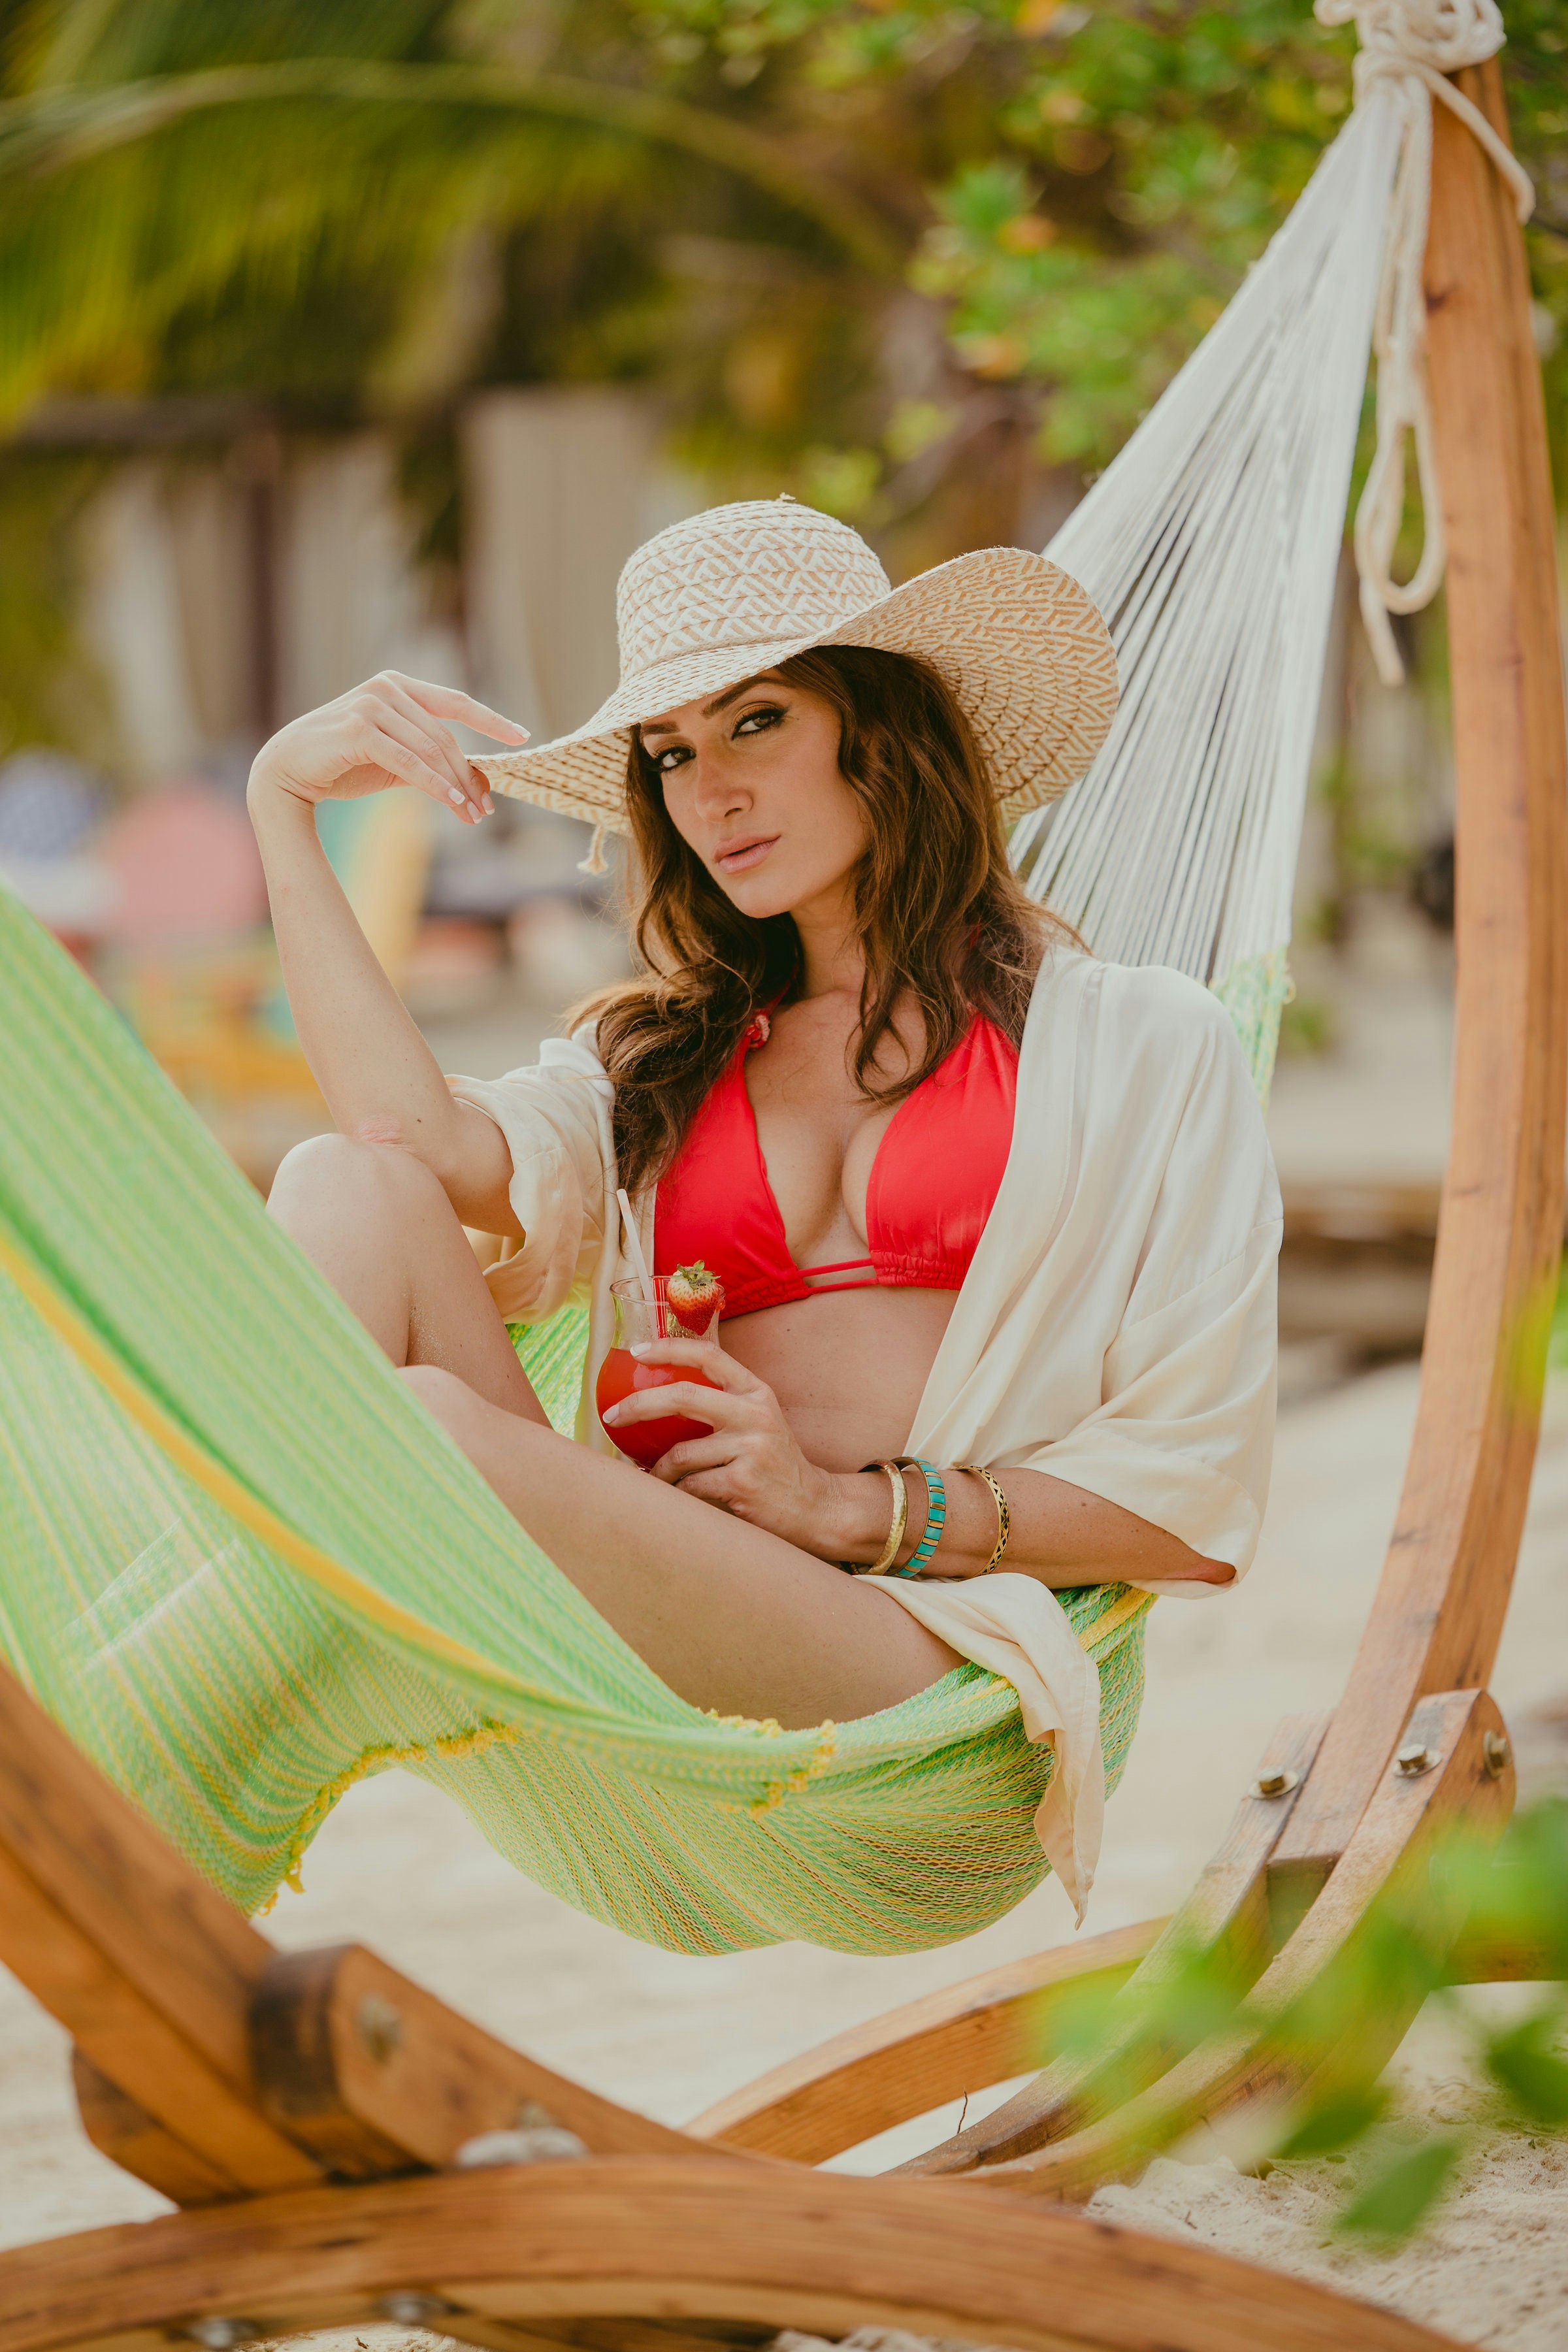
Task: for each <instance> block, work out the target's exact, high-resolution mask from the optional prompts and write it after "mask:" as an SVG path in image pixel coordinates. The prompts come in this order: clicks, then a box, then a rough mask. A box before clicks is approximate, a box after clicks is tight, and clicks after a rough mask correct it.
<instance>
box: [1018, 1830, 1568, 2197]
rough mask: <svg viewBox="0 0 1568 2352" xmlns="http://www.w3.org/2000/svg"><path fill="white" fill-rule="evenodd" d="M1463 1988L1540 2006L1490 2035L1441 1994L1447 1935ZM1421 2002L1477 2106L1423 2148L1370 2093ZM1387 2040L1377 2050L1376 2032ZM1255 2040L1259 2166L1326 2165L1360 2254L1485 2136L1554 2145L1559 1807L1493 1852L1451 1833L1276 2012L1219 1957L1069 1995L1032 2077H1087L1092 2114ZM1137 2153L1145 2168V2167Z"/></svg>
mask: <svg viewBox="0 0 1568 2352" xmlns="http://www.w3.org/2000/svg"><path fill="white" fill-rule="evenodd" d="M1461 1927H1463V1928H1464V1930H1465V1937H1466V1947H1467V1951H1468V1953H1470V1954H1474V1955H1477V1956H1478V1967H1477V1976H1478V1979H1479V1980H1484V1979H1486V1978H1487V1977H1488V1975H1492V1976H1497V1977H1508V1976H1518V1975H1520V1974H1521V1973H1522V1974H1523V1975H1525V1976H1527V1977H1529V1978H1531V1979H1535V1980H1537V1981H1538V1982H1539V1983H1540V1985H1541V1986H1542V1987H1543V1988H1546V1989H1545V1990H1541V1991H1539V1992H1537V1993H1536V1994H1535V1995H1533V1996H1532V2005H1531V2008H1530V2009H1529V2011H1527V2013H1526V2014H1525V2015H1524V2016H1523V2017H1522V2018H1516V2019H1513V2020H1512V2021H1510V2022H1508V2023H1505V2024H1501V2025H1500V2024H1497V2023H1495V2022H1490V2021H1489V2020H1488V2018H1487V2017H1486V2015H1485V2014H1484V2013H1482V2012H1481V2011H1479V2010H1478V2009H1477V2008H1476V2007H1475V2006H1473V2005H1471V2004H1468V2003H1467V2002H1466V2001H1465V2000H1464V1999H1463V1997H1462V1995H1459V1994H1457V1993H1456V1992H1455V1991H1454V1990H1452V1979H1451V1970H1450V1965H1449V1955H1450V1953H1451V1951H1452V1949H1453V1946H1454V1941H1455V1938H1456V1937H1457V1936H1458V1932H1459V1930H1460V1928H1461ZM1431 1998H1436V1999H1437V2000H1441V2001H1442V2002H1444V2003H1445V2005H1446V2007H1447V2010H1448V2011H1449V2013H1450V2015H1451V2018H1452V2020H1453V2021H1454V2023H1455V2025H1456V2027H1457V2028H1458V2031H1459V2032H1460V2034H1461V2035H1462V2036H1463V2038H1464V2040H1465V2041H1466V2042H1467V2043H1468V2048H1469V2050H1470V2052H1471V2054H1472V2057H1473V2059H1474V2062H1475V2067H1476V2071H1477V2073H1478V2074H1479V2077H1480V2078H1481V2079H1482V2080H1483V2081H1484V2082H1485V2084H1487V2085H1488V2088H1489V2105H1487V2106H1486V2108H1485V2110H1484V2112H1483V2113H1482V2115H1481V2116H1479V2117H1478V2119H1477V2120H1476V2122H1474V2123H1473V2124H1471V2125H1469V2126H1466V2127H1464V2128H1460V2129H1452V2128H1447V2129H1445V2130H1443V2131H1441V2132H1431V2131H1426V2130H1424V2129H1421V2128H1419V2127H1418V2126H1415V2125H1413V2124H1412V2123H1411V2122H1410V2121H1409V2120H1408V2119H1401V2118H1398V2117H1396V2116H1394V2113H1393V2101H1392V2099H1391V2096H1390V2094H1389V2092H1388V2090H1387V2088H1386V2086H1385V2085H1384V2083H1383V2082H1382V2081H1381V2079H1380V2078H1381V2076H1382V2074H1383V2070H1384V2065H1385V2063H1386V2062H1387V2060H1388V2058H1389V2057H1390V2056H1391V2055H1392V2052H1393V2042H1394V2040H1396V2039H1397V2036H1398V2032H1399V2030H1400V2027H1401V2024H1402V2022H1403V2021H1405V2020H1406V2019H1408V2018H1410V2017H1412V2016H1414V2014H1415V2011H1417V2010H1418V2009H1419V2008H1420V2006H1421V2004H1422V2003H1423V2002H1424V2001H1426V2000H1428V1999H1431ZM1391 2019H1393V2020H1394V2021H1399V2022H1398V2023H1396V2024H1395V2027H1394V2033H1393V2035H1392V2037H1391V2033H1390V2023H1389V2021H1390V2020H1391ZM1233 2033H1234V2034H1246V2035H1247V2037H1248V2038H1249V2039H1250V2038H1251V2037H1253V2036H1254V2035H1257V2036H1259V2037H1260V2039H1261V2043H1262V2047H1263V2049H1264V2051H1265V2052H1266V2053H1267V2055H1268V2059H1269V2060H1270V2062H1271V2066H1272V2070H1273V2071H1274V2073H1275V2074H1276V2076H1277V2079H1278V2081H1279V2084H1281V2086H1282V2096H1281V2100H1280V2103H1279V2105H1277V2107H1276V2108H1275V2109H1274V2110H1273V2111H1272V2116H1271V2119H1263V2120H1262V2121H1261V2122H1260V2130H1261V2131H1262V2132H1263V2133H1264V2134H1265V2136H1266V2140H1267V2144H1266V2145H1260V2146H1258V2147H1257V2148H1256V2149H1255V2151H1254V2153H1255V2157H1256V2158H1257V2160H1258V2161H1260V2162H1261V2161H1264V2160H1268V2161H1270V2162H1273V2163H1283V2162H1291V2161H1302V2160H1306V2159H1310V2158H1323V2157H1340V2156H1343V2155H1345V2154H1346V2153H1347V2152H1348V2153H1349V2154H1350V2155H1351V2156H1352V2158H1353V2161H1352V2164H1351V2165H1350V2167H1349V2168H1348V2181H1349V2185H1348V2187H1347V2189H1346V2191H1345V2193H1344V2195H1343V2197H1342V2200H1341V2204H1340V2210H1339V2212H1338V2215H1337V2217H1336V2221H1335V2227H1336V2229H1337V2230H1338V2231H1341V2232H1342V2234H1344V2235H1346V2236H1348V2237H1352V2238H1360V2239H1363V2240H1371V2239H1394V2238H1399V2237H1403V2236H1406V2235H1408V2234H1409V2233H1410V2232H1411V2231H1413V2230H1415V2228H1416V2227H1417V2226H1418V2225H1419V2223H1420V2222H1421V2221H1423V2220H1424V2219H1425V2218H1426V2214H1427V2213H1428V2212H1429V2211H1430V2210H1431V2209H1432V2207H1433V2206H1434V2205H1435V2204H1436V2201H1437V2200H1438V2199H1439V2198H1440V2197H1441V2195H1442V2194H1443V2191H1444V2189H1446V2188H1447V2185H1448V2183H1449V2182H1450V2180H1451V2179H1453V2177H1454V2174H1455V2171H1456V2169H1457V2168H1458V2166H1459V2165H1460V2163H1461V2162H1462V2161H1463V2159H1464V2158H1465V2157H1466V2155H1467V2153H1468V2149H1469V2147H1470V2146H1471V2145H1472V2144H1473V2142H1474V2140H1475V2138H1476V2137H1477V2136H1478V2134H1479V2132H1480V2131H1481V2130H1482V2129H1485V2128H1487V2127H1491V2128H1496V2127H1499V2126H1502V2127H1513V2128H1525V2129H1530V2130H1535V2131H1539V2130H1542V2129H1546V2130H1562V2129H1564V2128H1568V2056H1565V2053H1564V2051H1563V2038H1564V2035H1565V2033H1568V1802H1565V1801H1562V1800H1556V1799H1554V1800H1550V1801H1544V1802H1542V1803H1539V1804H1537V1805H1534V1806H1532V1807H1531V1808H1529V1809H1527V1810H1526V1811H1523V1812H1521V1814H1520V1815H1519V1816H1518V1818H1517V1819H1516V1820H1515V1821H1514V1822H1513V1823H1512V1824H1511V1826H1510V1829H1509V1830H1508V1832H1506V1834H1505V1836H1504V1838H1503V1841H1502V1843H1501V1845H1500V1847H1498V1848H1496V1849H1494V1848H1492V1847H1491V1846H1490V1845H1489V1843H1487V1842H1485V1841H1484V1840H1482V1839H1480V1838H1479V1837H1478V1836H1476V1835H1475V1834H1474V1833H1473V1832H1468V1831H1466V1830H1463V1829H1461V1830H1458V1831H1456V1832H1452V1833H1451V1834H1450V1835H1449V1836H1448V1837H1447V1839H1446V1840H1445V1841H1443V1842H1442V1843H1440V1844H1439V1845H1438V1846H1437V1847H1436V1850H1435V1851H1434V1852H1432V1853H1430V1854H1428V1855H1426V1857H1422V1856H1420V1855H1416V1856H1415V1857H1413V1858H1412V1860H1411V1862H1410V1864H1409V1866H1408V1867H1406V1868H1405V1870H1404V1871H1403V1872H1402V1873H1401V1874H1399V1875H1398V1876H1397V1877H1396V1878H1395V1879H1394V1882H1393V1883H1392V1884H1391V1885H1390V1887H1389V1888H1388V1889H1387V1890H1386V1891H1385V1892H1384V1895H1383V1897H1382V1899H1381V1900H1380V1901H1379V1902H1378V1903H1377V1904H1376V1905H1374V1906H1373V1909H1372V1911H1371V1913H1370V1915H1369V1916H1368V1917H1367V1918H1366V1919H1365V1920H1364V1921H1363V1924H1362V1926H1361V1927H1360V1929H1359V1930H1358V1931H1357V1933H1356V1934H1355V1935H1354V1936H1353V1937H1352V1938H1351V1940H1350V1941H1349V1943H1348V1944H1347V1945H1346V1947H1345V1948H1343V1949H1342V1950H1341V1951H1340V1952H1339V1953H1338V1954H1336V1955H1335V1956H1334V1957H1333V1958H1331V1960H1330V1961H1329V1963H1328V1964H1327V1966H1325V1967H1324V1968H1323V1969H1321V1970H1320V1971H1319V1972H1318V1973H1317V1974H1316V1975H1314V1976H1313V1977H1312V1979H1310V1982H1309V1983H1308V1984H1307V1985H1306V1986H1305V1987H1304V1988H1303V1990H1301V1991H1300V1993H1299V1994H1298V1995H1297V1996H1296V1997H1295V1999H1293V2000H1290V2001H1289V2002H1288V2003H1287V2004H1285V2005H1284V2006H1283V2007H1280V2008H1279V2009H1276V2010H1267V2011H1266V2010H1265V2009H1264V2008H1262V2007H1261V2006H1260V2005H1259V2003H1258V1999H1257V1998H1256V1996H1255V1994H1254V1991H1253V1989H1252V1986H1251V1984H1250V1982H1249V1980H1248V1977H1247V1972H1246V1971H1245V1970H1244V1969H1242V1968H1241V1967H1240V1966H1239V1965H1238V1960H1237V1954H1236V1953H1235V1952H1234V1950H1231V1949H1228V1948H1226V1947H1225V1946H1223V1945H1222V1946H1218V1947H1215V1948H1210V1949H1206V1950H1205V1949H1204V1948H1199V1947H1197V1946H1195V1945H1187V1946H1177V1947H1175V1948H1167V1949H1165V1950H1163V1951H1162V1953H1161V1954H1160V1955H1159V1958H1158V1963H1157V1966H1151V1967H1150V1968H1149V1969H1146V1970H1145V1973H1144V1976H1143V1978H1142V1979H1141V1980H1135V1981H1134V1983H1133V1984H1131V1985H1130V1986H1128V1987H1127V1988H1126V1989H1125V1990H1122V1991H1121V1992H1115V1991H1108V1990H1104V1989H1103V1988H1101V1987H1098V1986H1095V1985H1092V1984H1091V1985H1078V1986H1074V1987H1071V1988H1070V1989H1064V1990H1063V1991H1062V1992H1060V1993H1058V1994H1055V1995H1052V1996H1049V1997H1047V2000H1045V2001H1044V2002H1043V2003H1042V2010H1041V2027H1040V2039H1039V2047H1038V2054H1039V2056H1040V2058H1041V2059H1042V2061H1044V2062H1046V2063H1050V2062H1053V2061H1057V2060H1067V2061H1069V2062H1076V2063H1078V2064H1079V2065H1082V2064H1085V2063H1092V2065H1093V2066H1094V2068H1095V2073H1096V2095H1097V2097H1098V2098H1101V2099H1102V2100H1103V2103H1104V2104H1105V2105H1108V2106H1114V2105H1120V2104H1121V2102H1122V2101H1125V2100H1127V2099H1129V2098H1131V2097H1132V2096H1133V2095H1135V2094H1136V2093H1137V2092H1139V2091H1140V2090H1141V2089H1142V2087H1143V2085H1144V2084H1145V2083H1146V2082H1147V2081H1148V2080H1149V2079H1150V2078H1151V2075H1152V2074H1153V2073H1156V2072H1158V2071H1161V2070H1162V2069H1163V2067H1165V2066H1168V2065H1170V2064H1172V2063H1174V2062H1175V2061H1176V2060H1178V2059H1180V2058H1181V2057H1182V2056H1184V2054H1185V2053H1187V2052H1188V2051H1190V2050H1193V2049H1194V2048H1196V2046H1197V2045H1198V2044H1199V2042H1212V2041H1215V2040H1220V2039H1223V2038H1224V2037H1226V2036H1227V2035H1230V2034H1233ZM1156 2147H1157V2143H1156V2142H1155V2141H1153V2140H1151V2142H1150V2144H1149V2151H1148V2152H1149V2153H1150V2154H1153V2153H1155V2151H1156Z"/></svg>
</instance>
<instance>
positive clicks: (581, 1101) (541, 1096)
mask: <svg viewBox="0 0 1568 2352" xmlns="http://www.w3.org/2000/svg"><path fill="white" fill-rule="evenodd" d="M447 1085H448V1086H449V1087H450V1088H451V1090H452V1093H453V1094H454V1096H455V1097H457V1099H458V1102H465V1103H470V1104H472V1106H473V1108H475V1109H476V1110H482V1111H483V1112H484V1114H485V1116H486V1117H487V1118H492V1119H493V1120H494V1121H495V1123H496V1125H497V1126H498V1127H499V1128H500V1131H501V1133H502V1134H503V1135H504V1136H505V1138H506V1139H507V1144H508V1146H509V1148H510V1152H511V1181H510V1185H509V1187H508V1191H509V1193H510V1199H511V1205H512V1210H513V1213H515V1215H516V1218H517V1221H518V1223H519V1224H520V1225H521V1228H522V1239H521V1242H520V1243H519V1244H518V1245H517V1247H516V1248H515V1249H514V1250H513V1251H512V1252H511V1254H510V1255H508V1256H506V1257H503V1258H502V1259H501V1261H500V1264H499V1265H493V1266H491V1267H490V1268H489V1270H488V1272H487V1274H486V1276H485V1279H486V1280H487V1282H488V1283H489V1286H490V1292H491V1296H492V1297H494V1299H495V1302H496V1305H497V1307H498V1308H499V1309H500V1313H501V1314H502V1316H503V1317H504V1318H506V1319H507V1321H508V1322H517V1323H537V1322H542V1321H543V1319H544V1318H545V1317H546V1316H548V1315H552V1314H553V1313H554V1312H555V1309H556V1308H557V1307H561V1306H563V1305H564V1304H565V1302H566V1300H567V1299H568V1298H569V1297H572V1295H573V1293H574V1291H581V1290H582V1289H584V1287H585V1286H587V1284H588V1283H589V1282H590V1280H591V1278H592V1276H593V1272H594V1268H595V1265H596V1264H597V1261H598V1258H599V1255H600V1252H601V1250H602V1248H603V1246H604V1240H605V1220H606V1213H607V1211H613V1208H614V1202H615V1185H616V1176H615V1146H614V1140H613V1134H612V1129H611V1123H610V1117H611V1110H612V1108H613V1103H614V1092H613V1088H612V1087H611V1083H610V1080H609V1078H608V1076H606V1075H605V1066H604V1065H603V1063H602V1062H601V1061H600V1059H599V1057H598V1055H597V1054H595V1051H594V1048H593V1045H592V1043H591V1042H590V1039H589V1035H588V1034H587V1033H584V1032H579V1034H577V1035H576V1036H574V1037H549V1038H546V1040H545V1041H544V1044H543V1045H542V1046H541V1048H540V1053H539V1059H538V1061H537V1062H536V1063H532V1064H530V1065H528V1066H525V1067H523V1068H521V1069H517V1070H509V1071H508V1073H507V1075H506V1076H505V1077H502V1078H465V1077H449V1078H448V1079H447Z"/></svg>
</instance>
